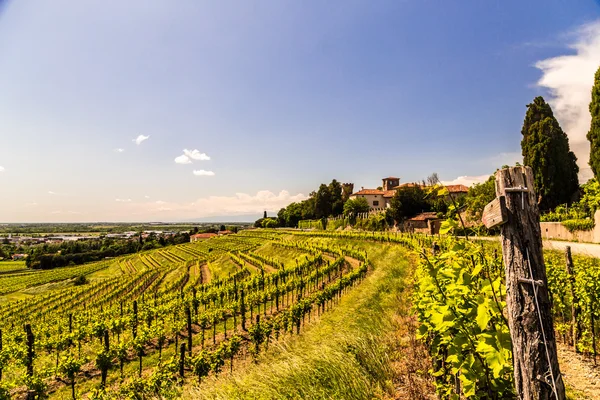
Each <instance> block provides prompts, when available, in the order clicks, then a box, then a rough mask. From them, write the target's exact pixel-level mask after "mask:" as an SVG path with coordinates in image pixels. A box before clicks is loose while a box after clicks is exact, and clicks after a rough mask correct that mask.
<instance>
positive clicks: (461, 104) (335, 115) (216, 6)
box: [0, 0, 600, 222]
mask: <svg viewBox="0 0 600 400" xmlns="http://www.w3.org/2000/svg"><path fill="white" fill-rule="evenodd" d="M599 18H600V5H599V4H598V3H597V2H596V1H593V0H581V1H568V2H567V1H562V0H544V1H537V0H536V1H534V0H531V1H475V0H465V1H452V2H449V1H441V0H439V1H433V0H420V1H416V0H406V1H399V0H396V1H383V0H381V1H376V2H373V1H348V0H346V1H328V2H322V1H247V2H246V1H210V2H209V1H202V2H199V1H186V0H180V1H176V2H173V1H153V0H145V1H127V2H123V1H92V0H90V1H85V2H74V1H68V0H53V1H49V0H44V1H26V0H25V1H18V2H17V1H12V2H11V1H9V2H7V3H5V4H4V7H3V9H2V11H1V14H0V57H1V60H2V62H0V167H1V169H3V171H2V172H0V187H2V190H0V221H4V222H16V221H78V220H80V221H99V220H102V221H119V220H122V221H141V220H169V221H171V220H182V219H189V218H198V217H205V216H220V215H236V214H256V213H257V212H261V210H263V209H265V208H266V209H268V210H270V211H277V209H278V208H279V207H281V206H283V205H285V204H287V203H289V202H290V201H293V200H298V199H301V198H303V196H306V195H308V193H309V192H310V191H311V190H314V189H315V188H316V187H317V186H318V184H319V183H321V182H326V181H327V182H328V181H330V180H331V179H332V178H337V179H338V180H341V181H344V182H348V181H351V182H354V183H355V186H356V187H360V186H365V187H375V186H378V185H379V184H380V178H381V177H384V176H389V175H395V176H400V177H401V178H402V181H404V182H407V181H414V180H420V179H422V178H424V177H426V176H427V175H428V174H430V173H431V172H434V171H437V172H438V173H439V174H440V176H441V178H442V179H443V180H445V181H453V180H455V178H457V177H460V176H467V177H473V178H477V177H481V176H484V175H489V174H490V173H492V172H493V171H494V170H495V168H497V167H499V166H501V165H502V164H504V163H512V162H514V161H515V160H516V159H518V155H519V153H520V147H519V145H520V129H521V124H522V121H523V117H524V113H525V105H526V104H527V103H529V102H530V101H531V100H532V99H533V97H535V96H536V95H539V94H543V95H549V94H550V91H551V93H552V95H553V96H549V97H550V98H555V100H556V101H560V100H561V99H562V101H563V103H562V104H565V103H566V104H567V105H568V104H569V101H570V99H572V98H573V95H572V87H571V88H570V89H569V87H567V88H566V89H565V78H564V76H565V75H571V74H566V73H563V74H562V76H558V77H556V74H555V75H552V73H553V72H556V71H557V68H558V71H559V73H558V75H561V73H560V71H565V69H564V68H563V67H564V66H563V64H561V62H562V61H563V60H564V59H561V58H560V57H561V56H565V55H570V56H572V57H573V60H571V59H569V60H571V61H569V62H568V63H567V64H568V66H572V65H575V64H577V62H580V61H581V60H582V59H583V60H584V61H585V62H586V65H587V67H586V73H585V74H583V75H584V76H585V79H584V82H582V83H581V85H580V86H582V87H583V88H581V87H580V88H579V89H580V92H581V93H583V94H585V90H587V91H588V93H589V88H588V87H586V85H588V83H589V82H590V81H591V80H592V79H593V73H592V76H591V77H589V78H587V75H589V71H588V70H589V69H590V68H591V67H590V66H591V65H598V64H600V54H598V53H595V52H592V54H591V55H590V54H588V53H589V52H586V51H585V49H586V47H585V46H587V47H588V48H589V47H593V45H594V44H595V43H596V42H595V40H596V39H598V38H600V29H597V32H596V26H597V25H598V23H597V20H598V19H599ZM590 26H592V27H594V29H592V31H593V32H592V33H591V34H590V33H589V32H588V31H586V32H587V33H586V34H582V30H584V29H585V28H586V27H590ZM590 35H591V38H590ZM596 36H597V37H596ZM578 43H579V44H581V46H583V50H582V48H579V49H578V48H576V47H575V48H574V47H573V46H574V45H577V44H578ZM599 43H600V42H599ZM544 60H545V61H546V63H547V64H544V65H540V64H539V63H540V62H544ZM594 63H595V64H594ZM561 68H563V69H561ZM566 71H569V69H568V68H567V69H566ZM576 75H577V74H576ZM545 78H547V79H546V81H543V79H545ZM567 80H568V79H567ZM567 83H568V82H567ZM589 85H590V87H591V84H589ZM566 86H569V85H568V84H567V85H566ZM584 89H585V90H584ZM561 90H562V92H561ZM569 90H571V91H569ZM561 96H562V97H561ZM583 97H585V96H584V95H582V99H581V101H580V102H579V103H581V104H584V103H585V98H583ZM588 102H589V100H588ZM560 104H561V103H557V106H560ZM581 107H583V106H580V108H581ZM567 108H568V107H567ZM567 114H568V113H567V112H565V115H567ZM559 120H560V118H559ZM579 120H581V121H584V120H585V116H582V117H581V118H580V119H579ZM579 120H578V121H579ZM584 122H585V121H584ZM584 122H579V124H580V125H582V126H583V125H585V123H584ZM561 123H562V124H563V128H564V125H565V124H566V125H569V124H570V123H571V124H577V121H575V122H573V121H567V120H566V119H565V121H564V122H563V121H562V120H561ZM569 126H570V125H569ZM588 126H589V124H588ZM581 129H583V128H581V127H580V129H579V130H581ZM574 130H575V128H574ZM568 133H569V135H571V133H570V132H568ZM139 135H143V136H148V139H147V140H144V141H143V142H141V143H140V144H136V143H134V142H133V140H134V139H135V138H137V137H138V136H139ZM116 149H122V150H123V151H121V152H119V151H116ZM184 149H187V150H189V151H193V150H198V153H204V154H205V155H207V157H203V158H208V157H210V160H194V159H189V160H188V161H190V162H191V163H188V164H179V163H176V162H175V158H176V157H179V156H181V155H182V154H183V150H184ZM582 151H584V150H582ZM582 154H583V153H582ZM585 161H587V160H585ZM583 164H585V163H583ZM201 170H202V171H208V172H205V173H200V172H197V174H196V175H195V174H194V173H193V171H201ZM211 173H212V174H214V175H212V176H211ZM207 174H208V176H207ZM467 179H468V178H467ZM117 200H118V201H117Z"/></svg>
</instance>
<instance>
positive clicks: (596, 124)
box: [587, 68, 600, 179]
mask: <svg viewBox="0 0 600 400" xmlns="http://www.w3.org/2000/svg"><path fill="white" fill-rule="evenodd" d="M590 114H591V115H592V125H591V126H590V131H589V132H588V133H587V139H588V140H589V141H590V167H591V168H592V171H593V172H594V176H595V177H596V179H599V178H600V68H598V70H597V71H596V76H595V78H594V86H593V87H592V101H591V102H590Z"/></svg>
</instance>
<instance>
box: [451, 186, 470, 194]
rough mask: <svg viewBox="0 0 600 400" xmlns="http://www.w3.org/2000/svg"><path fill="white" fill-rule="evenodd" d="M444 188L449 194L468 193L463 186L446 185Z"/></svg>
mask: <svg viewBox="0 0 600 400" xmlns="http://www.w3.org/2000/svg"><path fill="white" fill-rule="evenodd" d="M446 188H448V191H449V192H450V193H463V192H464V193H466V192H468V191H469V188H468V187H466V186H465V185H448V186H446Z"/></svg>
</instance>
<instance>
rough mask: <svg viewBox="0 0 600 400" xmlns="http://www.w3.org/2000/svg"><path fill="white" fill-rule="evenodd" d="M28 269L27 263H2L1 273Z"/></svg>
mask: <svg viewBox="0 0 600 400" xmlns="http://www.w3.org/2000/svg"><path fill="white" fill-rule="evenodd" d="M25 268H27V267H26V266H25V261H0V272H5V271H18V270H21V269H25Z"/></svg>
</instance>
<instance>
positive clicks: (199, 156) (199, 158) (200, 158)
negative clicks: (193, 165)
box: [183, 149, 210, 161]
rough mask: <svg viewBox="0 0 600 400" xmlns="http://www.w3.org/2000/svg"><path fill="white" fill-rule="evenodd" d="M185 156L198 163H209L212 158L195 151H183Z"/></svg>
mask: <svg viewBox="0 0 600 400" xmlns="http://www.w3.org/2000/svg"><path fill="white" fill-rule="evenodd" d="M183 154H184V155H186V156H188V157H189V158H191V159H192V160H197V161H208V160H210V157H209V156H208V155H207V154H206V153H200V152H199V151H198V150H196V149H194V150H192V151H190V150H188V149H183Z"/></svg>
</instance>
